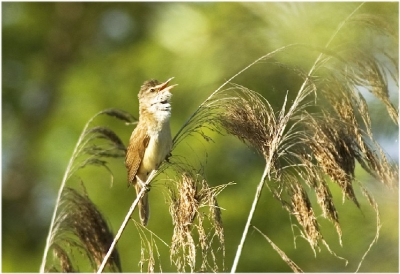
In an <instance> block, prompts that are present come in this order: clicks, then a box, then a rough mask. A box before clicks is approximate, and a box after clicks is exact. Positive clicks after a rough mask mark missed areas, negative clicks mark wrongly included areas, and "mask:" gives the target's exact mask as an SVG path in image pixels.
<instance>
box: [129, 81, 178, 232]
mask: <svg viewBox="0 0 400 274" xmlns="http://www.w3.org/2000/svg"><path fill="white" fill-rule="evenodd" d="M171 79H172V78H170V79H168V80H167V81H165V82H164V83H160V82H158V81H157V80H149V81H146V82H144V84H143V85H142V87H141V89H140V91H139V95H138V97H139V122H138V124H137V126H136V128H135V130H134V131H133V132H132V135H131V138H130V140H129V145H128V149H127V152H126V158H125V166H126V168H127V170H128V182H129V184H130V185H134V186H135V189H136V193H137V194H138V193H139V192H140V190H141V189H142V187H143V184H144V183H145V182H146V180H147V178H148V175H149V174H150V172H151V171H153V170H155V169H157V168H158V167H159V165H160V164H161V162H162V161H163V160H164V159H165V158H166V157H167V155H168V154H169V152H170V150H171V146H172V138H171V131H170V126H169V118H170V116H171V105H170V98H171V96H172V95H171V93H170V90H171V89H172V88H173V87H174V86H176V85H172V86H168V83H169V82H170V81H171ZM138 205H139V216H140V220H141V222H142V224H143V225H146V224H147V222H148V219H149V212H150V211H149V202H148V194H147V193H145V195H144V196H143V198H142V199H141V200H140V201H139V204H138Z"/></svg>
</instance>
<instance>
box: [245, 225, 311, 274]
mask: <svg viewBox="0 0 400 274" xmlns="http://www.w3.org/2000/svg"><path fill="white" fill-rule="evenodd" d="M252 227H253V228H254V229H255V230H256V231H257V232H258V233H260V234H261V235H262V236H263V237H264V238H265V239H266V240H267V241H268V243H269V244H270V245H271V246H272V248H273V249H274V250H275V251H276V252H278V254H279V256H281V258H282V260H283V261H284V262H285V263H286V264H287V265H288V266H289V267H290V268H291V269H292V271H293V272H294V273H303V270H301V268H300V267H299V266H298V265H297V264H296V263H295V262H293V261H292V260H291V259H290V258H289V257H288V256H287V255H286V254H285V252H283V251H282V250H281V249H280V248H279V247H278V246H277V245H276V244H275V243H274V242H273V241H271V239H270V238H269V237H268V236H267V235H265V234H264V233H262V232H261V230H259V229H258V228H257V227H255V226H252Z"/></svg>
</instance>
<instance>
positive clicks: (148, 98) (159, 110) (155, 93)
mask: <svg viewBox="0 0 400 274" xmlns="http://www.w3.org/2000/svg"><path fill="white" fill-rule="evenodd" d="M172 79H173V77H172V78H169V79H168V80H167V81H165V82H163V83H160V82H159V81H157V80H154V79H152V80H148V81H146V82H144V83H143V85H142V86H141V88H140V91H139V95H138V97H139V105H140V114H141V115H142V114H145V113H148V114H152V115H153V116H155V117H156V118H157V119H158V118H159V119H165V118H166V117H168V118H169V116H170V115H171V104H170V99H171V97H172V94H171V89H172V88H173V87H175V86H177V85H171V86H169V85H168V84H169V82H170V81H171V80H172Z"/></svg>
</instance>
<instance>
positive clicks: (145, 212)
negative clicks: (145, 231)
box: [135, 184, 150, 226]
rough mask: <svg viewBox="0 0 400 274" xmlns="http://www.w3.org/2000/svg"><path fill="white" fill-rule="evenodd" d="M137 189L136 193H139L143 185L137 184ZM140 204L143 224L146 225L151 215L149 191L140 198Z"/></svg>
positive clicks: (140, 215)
mask: <svg viewBox="0 0 400 274" xmlns="http://www.w3.org/2000/svg"><path fill="white" fill-rule="evenodd" d="M135 189H136V195H139V193H140V191H141V190H142V187H141V186H140V184H136V185H135ZM138 206H139V217H140V221H141V222H142V225H144V226H146V225H147V222H148V221H149V217H150V207H149V197H148V193H147V192H146V193H144V195H143V197H142V199H140V200H139V203H138Z"/></svg>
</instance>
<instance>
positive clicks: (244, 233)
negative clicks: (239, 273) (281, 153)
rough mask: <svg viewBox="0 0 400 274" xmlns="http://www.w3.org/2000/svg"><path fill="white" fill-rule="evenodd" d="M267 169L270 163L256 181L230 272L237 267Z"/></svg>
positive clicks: (268, 169)
mask: <svg viewBox="0 0 400 274" xmlns="http://www.w3.org/2000/svg"><path fill="white" fill-rule="evenodd" d="M269 171H270V165H268V164H267V165H266V166H265V169H264V173H263V175H262V177H261V180H260V182H259V183H258V186H257V191H256V195H255V197H254V200H253V204H252V205H251V209H250V213H249V217H248V218H247V222H246V225H245V227H244V231H243V234H242V239H241V240H240V244H239V246H238V249H237V251H236V256H235V260H234V262H233V265H232V269H231V273H235V272H236V268H237V265H238V263H239V258H240V255H241V253H242V250H243V246H244V242H245V240H246V237H247V233H248V231H249V227H250V222H251V220H252V219H253V215H254V212H255V211H256V207H257V203H258V201H259V200H260V196H261V192H262V189H263V186H264V181H265V179H266V178H267V176H268V174H269Z"/></svg>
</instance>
